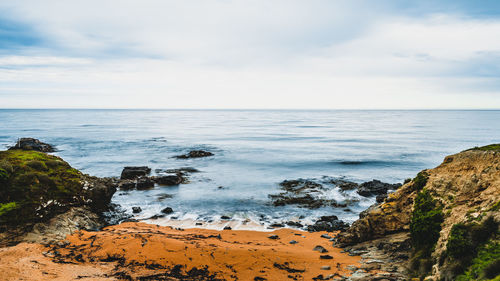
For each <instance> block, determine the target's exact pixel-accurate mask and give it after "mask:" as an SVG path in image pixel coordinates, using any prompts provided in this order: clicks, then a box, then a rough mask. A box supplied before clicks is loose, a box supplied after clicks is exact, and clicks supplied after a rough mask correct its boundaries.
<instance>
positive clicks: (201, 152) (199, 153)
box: [175, 150, 214, 159]
mask: <svg viewBox="0 0 500 281" xmlns="http://www.w3.org/2000/svg"><path fill="white" fill-rule="evenodd" d="M213 155H214V154H213V153H212V152H209V151H204V150H192V151H190V152H189V153H188V154H183V155H177V156H175V158H177V159H188V158H201V157H208V156H213Z"/></svg>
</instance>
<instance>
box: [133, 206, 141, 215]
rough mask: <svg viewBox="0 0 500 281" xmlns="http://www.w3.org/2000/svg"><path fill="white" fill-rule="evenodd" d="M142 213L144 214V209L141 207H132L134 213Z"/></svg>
mask: <svg viewBox="0 0 500 281" xmlns="http://www.w3.org/2000/svg"><path fill="white" fill-rule="evenodd" d="M140 212H142V208H141V207H132V213H134V214H137V213H140Z"/></svg>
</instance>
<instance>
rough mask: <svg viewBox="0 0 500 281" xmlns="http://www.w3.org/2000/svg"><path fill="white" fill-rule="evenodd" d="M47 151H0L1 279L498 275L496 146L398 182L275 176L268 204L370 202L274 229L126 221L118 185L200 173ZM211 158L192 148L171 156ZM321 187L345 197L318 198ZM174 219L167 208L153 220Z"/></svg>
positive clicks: (38, 147) (30, 145)
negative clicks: (86, 160) (83, 167)
mask: <svg viewBox="0 0 500 281" xmlns="http://www.w3.org/2000/svg"><path fill="white" fill-rule="evenodd" d="M54 151H56V148H55V147H54V146H52V145H49V144H45V143H43V142H41V141H39V140H36V139H30V138H24V139H20V140H19V141H18V143H17V144H16V145H15V146H13V147H12V148H11V149H9V150H7V151H0V186H1V187H2V189H0V246H1V247H3V248H0V265H1V267H2V269H3V270H2V271H0V279H1V280H33V279H36V280H81V279H82V280H408V279H411V278H415V279H416V280H424V279H425V280H436V281H437V280H493V279H494V280H498V278H499V277H498V276H499V275H500V272H499V271H498V268H500V266H499V265H500V246H499V245H500V242H499V235H498V227H499V222H500V212H499V210H500V145H491V146H487V147H481V148H474V149H471V150H467V151H464V152H461V153H458V154H455V155H451V156H448V157H446V158H445V160H444V162H443V163H442V164H441V165H440V166H438V167H436V168H434V169H429V170H424V171H422V172H420V173H419V174H418V175H417V176H416V177H415V178H413V179H409V180H407V181H406V182H405V184H404V185H402V186H401V185H400V184H387V183H383V182H380V181H378V180H372V181H369V182H365V183H361V184H358V183H354V182H350V181H347V180H343V179H333V178H328V177H325V178H322V179H320V180H316V179H296V180H286V181H283V182H282V183H280V188H281V192H280V193H277V194H270V195H269V200H270V204H271V205H273V206H276V207H280V206H284V205H296V206H299V207H302V208H309V209H315V208H320V207H323V208H324V207H328V208H332V209H334V208H342V209H348V208H349V205H350V204H353V203H355V200H356V198H359V196H362V197H370V198H373V199H372V200H374V201H375V199H374V198H375V197H376V202H377V203H375V204H374V205H373V206H371V207H370V208H368V209H367V210H365V211H364V212H362V213H361V214H360V216H359V220H357V221H355V222H354V223H353V224H352V225H349V224H347V223H345V222H343V221H341V220H339V219H338V217H336V216H334V215H329V216H322V217H319V218H318V219H317V220H316V221H315V222H314V223H313V224H310V225H307V224H305V223H303V222H301V221H300V219H299V220H298V221H284V222H283V223H281V224H276V225H273V227H274V228H275V229H276V230H274V231H272V232H258V231H242V230H231V228H230V227H227V228H226V229H225V230H221V231H217V230H207V229H198V228H192V229H182V228H179V227H162V226H157V225H154V224H145V223H140V222H134V221H133V220H130V219H128V216H127V215H125V214H124V213H123V212H120V211H119V208H118V206H114V205H112V204H110V201H111V198H112V196H113V194H114V193H115V192H116V191H117V190H130V189H137V190H143V189H150V188H153V187H154V186H155V185H167V186H168V185H180V184H187V183H189V177H190V174H191V173H196V172H198V171H197V170H196V169H194V168H191V167H182V168H178V169H168V170H158V171H155V172H156V174H157V175H154V176H151V168H149V167H145V166H130V167H125V168H124V169H123V171H122V173H121V175H120V177H116V178H98V177H93V176H90V175H85V174H83V173H81V172H79V171H78V170H76V169H73V168H72V167H71V166H70V165H69V164H68V163H66V162H65V161H64V160H63V159H61V158H59V157H57V156H53V155H50V154H47V153H48V152H54ZM212 155H213V154H212V153H210V152H207V151H191V152H189V153H187V154H185V155H180V156H179V157H178V158H179V159H186V158H197V157H209V156H212ZM331 186H334V187H335V188H338V189H340V192H343V193H344V195H346V196H345V198H347V199H346V200H343V201H337V200H333V199H331V198H327V197H325V196H323V195H324V194H325V193H327V192H328V191H329V190H330V188H331ZM354 195H355V196H354ZM356 196H357V197H356ZM374 201H373V202H374ZM141 211H142V210H141V206H136V207H133V212H134V213H140V212H141ZM172 212H174V210H172V208H170V207H167V208H164V209H163V211H162V213H161V214H158V215H157V216H158V217H161V216H165V215H168V214H170V213H172ZM224 218H225V217H224ZM225 219H228V220H230V219H231V218H230V217H227V218H225ZM119 222H121V223H120V224H118V223H119ZM196 225H198V224H196ZM200 225H201V224H200ZM495 278H496V279H495Z"/></svg>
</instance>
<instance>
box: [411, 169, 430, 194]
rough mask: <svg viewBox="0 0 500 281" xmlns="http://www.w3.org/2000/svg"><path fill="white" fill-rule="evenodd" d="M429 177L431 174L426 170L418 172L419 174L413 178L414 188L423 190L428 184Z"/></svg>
mask: <svg viewBox="0 0 500 281" xmlns="http://www.w3.org/2000/svg"><path fill="white" fill-rule="evenodd" d="M428 179H429V174H428V173H427V172H425V171H422V172H420V173H418V174H417V176H416V177H415V178H414V179H413V190H418V191H420V190H422V189H423V188H424V187H425V185H426V184H427V180H428Z"/></svg>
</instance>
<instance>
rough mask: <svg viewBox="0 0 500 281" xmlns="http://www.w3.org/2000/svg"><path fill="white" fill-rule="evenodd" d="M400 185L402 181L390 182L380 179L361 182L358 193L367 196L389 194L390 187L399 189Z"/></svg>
mask: <svg viewBox="0 0 500 281" xmlns="http://www.w3.org/2000/svg"><path fill="white" fill-rule="evenodd" d="M399 187H401V184H400V183H397V184H390V183H384V182H381V181H379V180H372V181H368V182H364V183H362V184H360V185H359V187H358V194H359V195H361V196H365V197H369V196H373V195H381V194H387V191H388V190H389V189H398V188H399Z"/></svg>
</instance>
